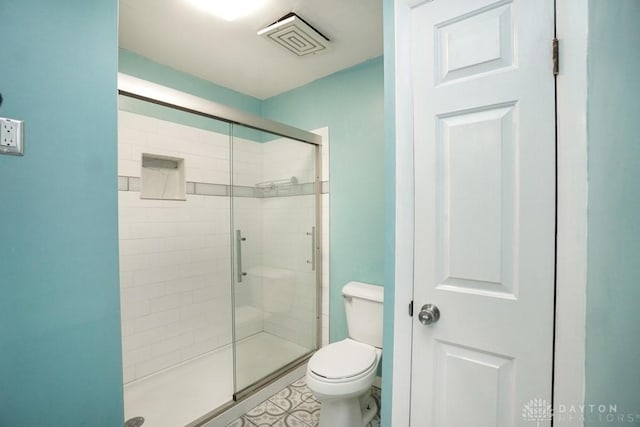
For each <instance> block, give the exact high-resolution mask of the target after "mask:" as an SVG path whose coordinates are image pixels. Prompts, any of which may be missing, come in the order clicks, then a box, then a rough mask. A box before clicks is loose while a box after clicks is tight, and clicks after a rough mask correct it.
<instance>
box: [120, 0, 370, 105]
mask: <svg viewBox="0 0 640 427" xmlns="http://www.w3.org/2000/svg"><path fill="white" fill-rule="evenodd" d="M214 1H215V0H214ZM236 1H242V0H236ZM289 12H295V13H297V14H298V15H300V16H301V17H302V18H303V19H305V20H306V21H307V22H309V23H310V24H311V25H313V26H314V27H315V28H316V29H317V30H318V31H320V32H321V33H323V34H324V35H326V36H327V37H328V38H329V39H330V40H331V42H332V43H331V45H332V48H331V49H330V50H329V51H327V52H326V53H320V54H317V55H307V56H305V57H297V56H295V55H293V54H292V53H290V52H288V51H287V50H285V49H284V48H282V47H280V46H278V45H276V44H275V43H273V42H270V41H267V40H266V39H264V38H262V37H260V36H258V35H256V32H257V31H258V30H259V29H261V28H263V27H265V26H267V25H269V24H271V23H273V22H274V21H276V20H277V19H278V18H280V17H281V16H283V15H285V14H287V13H289ZM120 47H123V48H125V49H127V50H130V51H132V52H135V53H137V54H139V55H142V56H145V57H147V58H149V59H151V60H153V61H155V62H159V63H161V64H164V65H168V66H170V67H171V68H175V69H177V70H180V71H184V72H186V73H189V74H192V75H194V76H198V77H200V78H203V79H206V80H209V81H211V82H213V83H216V84H219V85H222V86H225V87H228V88H231V89H234V90H236V91H238V92H241V93H244V94H247V95H251V96H254V97H256V98H259V99H266V98H269V97H271V96H274V95H277V94H280V93H282V92H286V91H288V90H290V89H293V88H296V87H299V86H302V85H305V84H307V83H309V82H311V81H313V80H316V79H318V78H321V77H324V76H327V75H329V74H332V73H334V72H336V71H339V70H342V69H345V68H348V67H351V66H353V65H355V64H358V63H360V62H363V61H365V60H367V59H371V58H375V57H377V56H379V55H381V54H382V0H269V1H268V2H267V4H266V5H265V6H264V7H263V8H262V9H261V10H260V11H259V12H257V13H256V14H254V15H252V16H248V17H244V18H239V19H237V20H236V21H233V22H227V21H224V20H222V19H220V18H217V17H215V16H213V15H210V14H207V13H204V12H201V11H200V10H199V9H197V8H195V7H194V6H193V5H192V4H191V3H189V2H188V1H187V0H120Z"/></svg>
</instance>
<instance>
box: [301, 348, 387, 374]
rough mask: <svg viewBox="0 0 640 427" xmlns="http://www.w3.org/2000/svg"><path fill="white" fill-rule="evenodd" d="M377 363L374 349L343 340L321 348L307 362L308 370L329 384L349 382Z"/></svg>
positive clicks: (365, 372)
mask: <svg viewBox="0 0 640 427" xmlns="http://www.w3.org/2000/svg"><path fill="white" fill-rule="evenodd" d="M377 363H378V355H377V352H376V348H375V347H373V346H370V345H367V344H363V343H360V342H357V341H353V340H351V339H348V338H347V339H345V340H342V341H339V342H336V343H333V344H329V345H327V346H326V347H323V348H321V349H320V350H318V351H317V352H316V354H314V355H313V357H311V359H310V360H309V366H308V370H309V371H310V372H312V373H313V374H315V375H317V376H319V377H321V378H323V379H326V380H328V381H331V382H342V381H351V380H354V379H356V378H357V377H360V376H361V375H362V374H367V373H368V372H369V371H370V370H371V369H372V367H373V368H375V366H376V365H377Z"/></svg>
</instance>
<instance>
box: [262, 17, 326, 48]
mask: <svg viewBox="0 0 640 427" xmlns="http://www.w3.org/2000/svg"><path fill="white" fill-rule="evenodd" d="M258 35H259V36H262V37H265V38H266V39H268V40H271V41H273V42H275V43H277V44H278V45H280V46H282V47H284V48H285V49H287V50H288V51H289V52H291V53H293V54H295V55H297V56H305V55H309V54H316V53H318V52H322V51H326V50H327V49H328V48H329V46H330V41H329V38H328V37H326V36H325V35H324V34H322V33H321V32H319V31H318V30H316V29H315V28H313V27H312V26H311V25H310V24H309V23H308V22H306V21H305V20H304V19H302V18H301V17H299V16H298V15H296V14H295V13H293V12H291V13H288V14H286V15H285V16H283V17H282V18H280V19H278V20H277V21H276V22H274V23H273V24H271V25H269V26H267V27H265V28H263V29H262V30H260V31H258Z"/></svg>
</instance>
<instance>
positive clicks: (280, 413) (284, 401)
mask: <svg viewBox="0 0 640 427" xmlns="http://www.w3.org/2000/svg"><path fill="white" fill-rule="evenodd" d="M372 393H373V398H374V399H375V400H376V403H377V404H378V408H380V389H379V388H376V387H374V388H373V392H372ZM319 419H320V402H318V401H317V400H316V399H315V398H314V397H313V394H312V393H311V390H309V388H308V387H307V384H306V382H305V379H304V377H302V378H300V379H298V380H296V381H295V382H293V383H292V384H290V385H289V386H287V387H285V388H283V389H282V390H280V391H279V392H278V393H276V394H274V395H273V396H271V397H270V398H269V399H267V400H265V401H264V402H262V403H261V404H260V405H258V406H256V407H255V408H253V409H252V410H250V411H249V412H247V413H246V414H244V415H243V416H242V417H240V418H238V419H236V420H234V421H233V422H231V423H229V424H227V427H316V426H317V425H318V421H319ZM379 426H380V414H379V413H378V414H377V415H376V417H375V418H374V419H373V421H371V422H370V423H369V425H367V427H379Z"/></svg>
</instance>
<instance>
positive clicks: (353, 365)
mask: <svg viewBox="0 0 640 427" xmlns="http://www.w3.org/2000/svg"><path fill="white" fill-rule="evenodd" d="M342 295H343V297H344V304H345V309H346V313H347V326H348V329H349V338H346V339H344V340H342V341H339V342H336V343H332V344H329V345H327V346H325V347H322V348H321V349H320V350H318V351H317V352H316V354H314V355H313V356H312V357H311V359H310V360H309V364H308V365H307V386H308V387H309V389H310V390H311V392H312V393H313V395H314V396H315V397H316V399H318V401H319V402H320V403H321V405H322V406H321V407H320V424H319V427H363V426H366V425H367V424H368V423H369V422H370V421H371V420H372V419H373V417H374V416H375V414H376V412H377V410H378V407H377V405H376V403H375V401H374V399H373V398H372V397H371V386H372V385H373V381H374V379H375V378H376V372H377V369H378V363H379V362H380V356H381V354H382V300H383V288H382V287H381V286H374V285H369V284H367V283H362V282H349V283H347V284H346V285H345V286H344V287H343V288H342Z"/></svg>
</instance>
